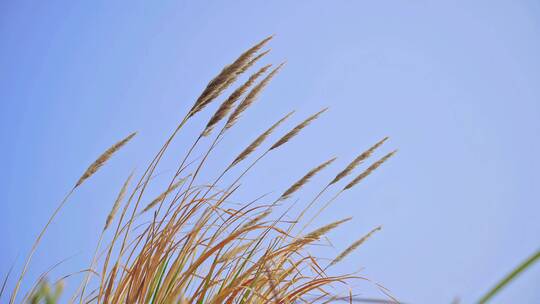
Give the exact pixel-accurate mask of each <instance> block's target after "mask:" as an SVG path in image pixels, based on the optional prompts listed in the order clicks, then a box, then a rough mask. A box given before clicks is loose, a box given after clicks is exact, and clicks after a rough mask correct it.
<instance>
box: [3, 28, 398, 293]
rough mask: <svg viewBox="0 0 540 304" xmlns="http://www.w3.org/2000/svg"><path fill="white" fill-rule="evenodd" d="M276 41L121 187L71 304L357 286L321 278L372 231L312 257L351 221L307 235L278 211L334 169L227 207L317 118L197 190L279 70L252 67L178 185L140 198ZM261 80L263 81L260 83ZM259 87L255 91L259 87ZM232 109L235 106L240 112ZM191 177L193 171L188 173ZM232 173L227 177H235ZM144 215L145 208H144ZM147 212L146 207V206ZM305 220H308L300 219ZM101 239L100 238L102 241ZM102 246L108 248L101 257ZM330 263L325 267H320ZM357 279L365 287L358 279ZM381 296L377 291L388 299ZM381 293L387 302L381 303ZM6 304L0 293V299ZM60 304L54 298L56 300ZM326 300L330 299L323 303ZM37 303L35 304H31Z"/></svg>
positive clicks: (209, 96)
mask: <svg viewBox="0 0 540 304" xmlns="http://www.w3.org/2000/svg"><path fill="white" fill-rule="evenodd" d="M271 38H272V37H268V38H266V39H264V40H263V41H261V42H259V43H257V44H256V45H255V46H254V47H252V48H250V49H248V50H247V51H246V52H244V53H242V54H241V55H240V57H238V58H237V59H236V60H234V61H233V62H232V63H231V64H229V65H228V66H226V67H225V68H224V69H223V70H222V71H221V72H220V73H219V74H218V75H217V76H216V77H215V78H214V79H213V80H212V81H210V83H209V84H208V85H207V86H206V88H205V89H204V91H203V93H202V94H201V95H200V96H199V97H198V98H197V100H196V101H195V103H194V104H193V106H192V107H191V108H190V110H189V111H187V113H186V115H185V117H184V118H183V119H182V120H181V121H180V122H179V125H178V126H177V127H176V129H175V130H174V132H173V133H172V135H171V136H170V137H169V138H168V139H167V141H166V142H165V143H164V145H163V146H162V147H161V148H160V149H159V151H158V152H157V154H156V156H155V158H154V159H153V160H152V161H151V162H150V164H149V165H148V167H147V169H146V170H145V171H144V172H143V173H142V174H141V175H140V176H139V177H138V181H137V182H133V183H132V182H130V181H131V180H132V176H133V175H130V176H129V178H128V179H127V180H126V181H125V182H124V183H123V184H122V187H121V188H120V191H119V194H118V196H117V198H116V200H114V201H113V204H112V210H111V212H110V213H109V214H108V216H107V217H106V220H105V225H104V228H103V231H102V232H101V236H100V238H99V241H98V244H97V246H96V251H95V254H94V257H93V258H92V261H91V262H90V263H89V267H88V269H87V270H86V271H83V273H85V274H86V275H85V276H84V278H83V279H82V280H81V282H80V287H79V288H78V289H77V291H76V292H75V294H73V295H72V296H71V297H70V298H71V301H70V302H78V303H215V304H221V303H280V304H281V303H282V304H286V303H300V302H304V303H314V302H324V301H327V300H328V299H332V298H343V295H340V294H335V290H336V289H333V288H331V286H333V285H334V284H335V283H346V282H349V281H350V280H354V279H360V277H358V276H356V275H352V274H342V275H329V274H328V273H327V272H326V270H325V269H326V268H327V267H328V266H331V265H333V264H335V263H337V262H339V261H341V260H343V258H344V257H345V256H347V255H349V254H351V252H352V251H353V250H355V249H356V248H357V247H358V246H360V245H361V244H362V243H363V242H364V241H365V240H366V239H367V238H368V237H369V236H370V235H371V234H372V233H373V232H374V231H376V230H378V229H376V230H374V231H373V232H371V233H370V234H368V235H367V236H366V237H364V238H361V239H360V240H358V241H356V242H354V243H353V244H352V245H351V246H350V247H349V248H347V249H345V251H343V253H341V254H340V255H338V256H337V257H336V258H335V259H334V260H330V262H327V261H328V260H325V259H321V258H318V257H316V256H313V255H312V254H310V248H311V246H312V245H313V244H314V243H316V242H320V240H321V238H323V237H326V235H327V234H329V233H330V232H331V231H332V230H334V229H337V228H339V226H340V225H343V224H345V223H346V222H347V221H349V220H350V218H347V219H343V220H335V219H334V220H333V221H328V222H330V223H329V224H326V225H323V226H321V227H319V228H315V229H313V230H312V231H311V232H309V233H305V234H304V233H303V229H302V230H300V231H295V230H294V229H293V228H294V227H295V225H296V224H297V223H298V222H301V221H303V215H304V214H305V213H306V210H303V211H302V212H301V213H300V215H299V216H298V217H297V220H295V221H290V220H287V219H289V218H290V217H291V214H292V212H293V210H295V209H294V208H293V207H294V206H295V205H296V204H298V203H295V204H292V202H291V206H290V207H289V208H288V209H287V211H286V212H284V213H281V212H279V211H278V210H279V208H278V207H279V205H278V204H277V203H278V202H282V203H283V204H285V199H287V198H289V197H291V196H292V195H296V194H297V193H299V192H302V191H301V190H302V188H303V186H304V185H306V184H307V183H308V182H309V181H310V180H312V179H314V178H316V176H317V175H318V173H319V172H321V171H322V170H323V169H325V168H327V167H329V166H330V164H331V163H333V162H334V161H335V158H332V159H330V160H327V161H324V162H322V163H321V164H319V165H317V166H315V167H314V168H313V169H312V170H310V171H308V172H307V173H306V174H305V175H304V176H303V177H301V178H300V179H298V180H297V181H296V182H295V183H293V184H292V185H291V186H290V187H288V188H287V189H285V190H284V191H283V192H281V193H282V194H281V195H280V196H278V197H276V198H271V199H268V197H267V196H263V197H261V198H259V199H257V200H254V201H250V202H244V203H242V202H237V203H241V204H240V205H239V206H238V207H235V208H231V207H230V205H229V201H231V200H234V194H235V193H236V192H237V191H240V190H239V187H238V183H239V181H240V180H241V179H242V178H245V175H246V173H247V172H249V171H250V170H253V168H254V167H255V165H256V164H257V162H259V161H261V160H262V159H263V158H264V157H265V156H266V155H267V154H268V153H276V152H277V150H278V149H277V148H278V147H282V146H284V145H285V144H287V143H289V142H292V141H293V140H294V138H295V137H296V136H297V135H299V134H300V133H301V132H302V131H304V129H306V128H307V127H308V126H309V125H310V124H311V123H313V122H314V121H315V120H317V119H318V118H319V117H320V116H321V115H322V114H323V113H324V112H325V111H326V109H323V110H321V111H319V112H316V113H315V114H313V115H311V116H308V117H307V118H306V119H305V120H303V121H300V123H298V124H297V125H296V126H295V127H293V128H291V129H290V130H288V131H284V132H283V135H281V136H279V137H278V139H277V140H276V141H275V142H274V143H273V144H271V145H269V147H268V148H266V149H265V150H263V152H262V153H259V156H258V157H256V158H255V159H254V160H252V161H251V162H250V163H249V164H247V165H245V167H244V168H239V167H241V165H242V164H243V163H245V162H247V160H248V159H249V158H250V156H251V155H252V154H255V153H257V152H258V151H259V149H260V147H261V146H263V145H264V144H265V142H266V140H267V139H268V138H269V137H270V136H272V134H273V133H274V132H277V130H278V128H279V127H281V125H282V123H283V122H285V120H287V119H288V118H290V116H291V115H292V113H293V112H290V113H289V114H287V115H285V116H284V117H283V118H281V119H279V120H278V121H277V122H275V123H274V124H273V125H271V126H270V127H269V128H268V129H267V130H266V131H264V132H262V133H261V135H259V136H258V137H257V138H255V140H254V141H253V142H252V143H251V144H249V145H248V146H247V147H246V148H245V149H243V150H241V152H240V153H239V154H238V155H237V156H236V157H235V158H233V159H232V160H224V167H223V169H222V170H220V171H216V170H214V171H211V172H215V173H216V175H215V176H216V177H215V179H213V180H209V181H204V182H197V178H198V177H199V176H198V172H199V171H200V170H201V168H203V167H204V166H205V165H206V159H207V158H208V157H209V155H210V154H211V152H212V151H213V148H214V147H215V146H216V145H217V144H219V143H221V142H222V140H223V138H224V137H225V136H226V134H227V132H226V131H227V130H228V129H230V128H232V127H234V126H236V125H237V123H238V122H239V120H240V118H241V114H243V113H244V112H245V111H246V110H247V109H248V108H249V107H250V106H252V105H253V102H254V101H255V99H256V98H257V97H258V96H259V95H260V94H261V93H262V92H263V89H264V88H265V87H267V86H268V85H269V84H270V82H271V80H272V78H273V77H274V76H275V75H276V74H277V72H278V71H279V70H280V69H281V68H282V66H283V65H278V66H277V67H276V68H274V69H273V70H271V71H270V72H268V71H269V69H270V65H265V66H263V67H262V68H259V69H258V70H257V71H256V72H254V73H253V74H251V76H248V77H247V80H246V81H245V82H243V83H242V84H240V85H239V86H238V87H237V88H236V89H235V90H233V91H232V93H231V94H230V95H229V96H225V97H224V98H223V101H222V103H221V105H220V106H218V108H217V111H216V112H215V113H214V114H213V115H210V119H209V121H208V123H207V124H206V125H204V126H202V129H201V133H200V134H201V135H200V136H199V138H198V139H197V140H196V141H195V143H194V144H193V146H192V147H191V148H190V149H188V151H187V152H186V155H185V156H184V157H183V158H182V161H181V162H180V165H179V166H178V169H177V171H176V174H175V175H174V176H173V177H172V178H171V180H170V182H169V183H168V186H167V187H165V188H164V189H161V191H159V193H161V194H160V195H158V196H157V197H154V198H152V197H147V196H146V195H145V193H146V190H147V189H148V188H149V187H152V186H153V185H154V183H151V181H152V180H153V179H152V176H153V172H154V171H155V169H156V167H157V166H158V164H159V163H160V160H161V158H162V156H163V155H164V154H165V152H166V151H167V149H168V146H169V144H170V142H171V141H172V140H173V139H174V138H175V136H176V135H177V134H178V133H179V132H180V131H181V129H182V127H183V126H184V125H185V124H186V123H187V122H188V121H189V119H190V118H191V117H193V116H194V115H197V114H200V113H202V112H203V111H202V110H203V109H205V108H207V107H208V106H210V104H212V103H213V102H214V101H216V100H218V99H219V98H220V97H221V96H222V95H224V93H225V92H227V89H228V88H229V87H230V86H233V85H234V84H235V83H236V81H237V79H238V77H240V76H241V75H242V74H243V73H245V72H247V71H249V70H250V68H251V67H252V66H254V65H255V64H256V63H258V61H259V60H261V59H262V58H264V56H265V55H266V54H267V53H268V51H265V52H261V49H262V48H264V46H265V45H266V44H267V43H268V41H269V40H270V39H271ZM265 74H266V76H264V75H265ZM259 78H262V80H260V81H259V82H258V83H256V81H257V79H259ZM239 100H241V101H240V102H239V104H238V105H236V107H235V104H236V102H237V101H239ZM220 123H222V124H223V125H222V127H221V130H220V132H219V133H218V134H217V135H215V138H214V140H213V141H211V144H210V145H209V147H207V148H206V151H207V152H206V154H205V156H204V157H203V158H202V159H200V158H195V160H194V161H193V162H192V163H194V166H193V167H191V166H188V165H185V163H186V162H187V161H188V160H189V159H190V156H191V152H192V151H193V150H194V148H195V146H197V145H203V142H204V139H205V138H207V137H210V136H211V135H212V130H213V129H215V128H216V127H217V126H218V125H219V124H220ZM134 135H135V133H133V134H131V135H129V136H128V137H126V138H125V139H123V140H121V141H119V142H118V143H116V144H114V145H113V146H112V147H111V148H109V149H108V150H106V151H105V153H103V154H102V155H101V156H100V157H98V159H97V160H96V161H95V162H94V163H92V164H91V165H90V167H89V168H88V169H87V170H86V171H85V172H84V174H83V175H82V176H81V178H80V179H79V180H78V181H77V182H76V184H75V187H73V189H72V190H71V192H70V194H71V193H72V192H73V191H74V190H76V189H77V188H79V187H81V186H83V183H84V182H85V181H86V180H87V179H88V178H90V177H91V176H92V175H94V174H96V173H97V171H98V169H100V168H101V167H102V165H103V164H104V163H105V162H106V161H107V160H109V158H110V157H111V156H112V155H113V154H114V153H115V152H117V151H118V150H119V149H120V148H122V147H123V146H125V145H126V144H127V143H128V142H129V141H130V140H131V139H132V138H133V136H134ZM386 140H387V138H384V139H383V140H381V141H380V142H378V143H376V144H375V145H374V146H372V147H371V148H369V149H368V150H366V151H365V152H363V153H361V154H360V155H359V156H358V157H357V158H356V159H354V160H353V161H352V162H351V163H350V164H349V165H348V166H346V167H345V169H342V170H341V171H338V173H337V175H336V176H335V178H334V179H332V180H330V181H328V182H326V185H327V186H326V187H325V188H324V189H323V190H322V191H321V192H320V193H319V195H317V196H316V197H315V199H313V200H312V201H311V202H310V204H309V205H308V206H309V207H311V206H313V205H314V204H316V203H317V202H319V199H321V197H323V196H322V193H323V192H325V191H331V190H332V189H333V186H334V185H335V184H338V183H340V181H341V180H344V179H347V177H348V176H349V175H350V174H351V173H352V172H353V171H354V170H355V169H356V167H358V166H360V165H361V163H362V162H364V161H366V160H367V159H368V158H369V157H370V156H371V155H372V154H373V153H375V152H376V151H375V150H376V149H378V148H379V147H380V146H381V145H382V143H384V142H385V141H386ZM394 153H395V152H391V153H389V154H387V155H386V156H384V157H382V158H381V159H379V160H378V161H375V162H374V163H372V164H371V165H370V166H368V167H367V169H364V171H363V172H362V173H360V174H359V175H357V176H356V177H355V178H353V179H351V180H349V181H347V182H346V183H345V184H344V185H341V186H339V188H337V189H335V190H336V191H335V193H336V194H335V196H333V198H332V199H331V200H327V201H326V202H324V201H323V202H321V203H323V204H324V203H325V204H324V207H326V206H327V205H328V204H329V203H330V202H332V201H333V200H334V199H335V198H336V197H337V196H339V194H340V193H342V192H343V191H345V190H348V189H350V188H352V187H353V186H355V185H356V184H358V183H359V182H360V181H362V180H363V179H364V178H366V177H367V176H368V175H370V174H371V173H372V172H373V171H374V170H375V169H377V168H378V167H379V166H380V165H382V164H383V163H384V162H385V161H386V160H388V159H389V158H390V157H391V156H392V155H393V154H394ZM188 168H192V171H189V170H188ZM233 168H235V169H236V170H240V172H239V173H236V175H235V173H234V171H235V170H232V169H233ZM225 175H229V176H230V177H232V180H233V182H230V183H224V182H222V177H224V176H225ZM70 194H68V196H67V197H66V198H65V199H64V200H63V201H62V202H61V203H60V205H59V206H58V208H57V209H56V211H55V212H54V214H53V215H52V216H51V218H50V219H49V222H48V223H47V225H46V226H45V228H44V229H43V230H42V231H41V233H40V235H39V237H38V238H37V240H36V242H35V244H34V247H33V248H32V250H31V252H30V254H29V255H28V257H27V259H26V261H25V266H24V269H23V270H22V271H21V274H20V276H19V277H18V279H17V281H16V283H15V287H14V288H13V291H12V292H11V297H10V303H15V302H18V301H19V300H20V297H18V293H19V289H20V286H21V282H22V280H23V279H24V277H25V273H26V270H27V267H28V265H29V264H30V261H31V258H32V255H33V253H34V251H35V249H36V247H37V245H38V244H39V242H40V240H41V237H42V235H43V233H45V231H46V230H47V227H48V226H49V224H50V223H51V222H52V221H53V219H54V218H55V216H56V215H57V214H58V212H59V211H60V209H61V208H62V206H63V205H64V204H65V202H66V201H67V200H68V198H69V197H70ZM145 202H146V204H147V205H142V204H143V203H145ZM143 206H144V207H143ZM307 211H309V210H307ZM104 236H105V238H104ZM102 240H107V242H106V243H105V246H103V247H102ZM323 264H326V267H323ZM362 279H363V278H362ZM49 290H50V286H49V285H43V281H42V280H41V281H40V283H38V284H37V285H36V287H35V288H34V289H33V290H32V291H30V292H28V293H26V295H25V296H24V297H23V298H22V299H23V301H33V300H35V299H41V298H43V297H49V298H51V299H52V298H53V296H50V295H49V293H48V292H49ZM383 292H384V291H383ZM385 294H386V292H385ZM0 297H1V293H0ZM57 298H58V295H57V294H56V293H55V294H54V299H57ZM325 299H326V300H325ZM38 301H39V300H38Z"/></svg>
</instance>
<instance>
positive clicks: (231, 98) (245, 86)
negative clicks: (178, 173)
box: [203, 64, 272, 136]
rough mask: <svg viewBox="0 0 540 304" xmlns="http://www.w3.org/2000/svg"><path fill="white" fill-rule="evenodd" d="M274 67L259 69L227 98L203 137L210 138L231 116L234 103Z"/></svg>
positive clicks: (205, 129) (269, 65)
mask: <svg viewBox="0 0 540 304" xmlns="http://www.w3.org/2000/svg"><path fill="white" fill-rule="evenodd" d="M271 66H272V65H271V64H268V65H265V66H264V67H262V68H261V69H259V70H258V71H257V72H256V73H255V74H253V75H251V76H250V77H249V79H248V80H247V81H246V82H245V83H244V84H242V85H241V86H240V87H238V88H237V89H236V90H235V91H234V92H233V93H232V94H231V95H229V98H227V99H226V100H225V101H224V102H223V103H222V104H221V105H220V106H219V108H218V110H217V111H216V113H214V115H213V116H212V117H211V118H210V120H209V121H208V123H207V124H206V127H205V128H204V131H203V136H208V135H210V133H211V132H212V130H213V129H214V126H215V125H216V124H217V123H218V122H220V121H221V120H222V119H223V118H224V117H225V116H227V114H229V112H230V110H231V109H232V107H233V105H234V103H235V102H236V101H237V100H238V99H239V98H240V96H242V95H243V94H244V93H245V92H246V91H247V89H248V88H249V87H251V85H252V84H253V83H254V82H255V80H257V78H259V77H260V76H261V75H262V74H264V73H265V72H266V70H268V69H269V68H270V67H271Z"/></svg>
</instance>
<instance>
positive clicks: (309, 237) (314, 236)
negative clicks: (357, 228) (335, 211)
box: [300, 217, 352, 242]
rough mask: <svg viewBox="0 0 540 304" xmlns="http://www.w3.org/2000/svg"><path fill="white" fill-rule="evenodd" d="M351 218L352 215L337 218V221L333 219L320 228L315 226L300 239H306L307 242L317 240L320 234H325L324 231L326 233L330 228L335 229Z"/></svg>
mask: <svg viewBox="0 0 540 304" xmlns="http://www.w3.org/2000/svg"><path fill="white" fill-rule="evenodd" d="M351 219H352V217H347V218H344V219H342V220H339V221H335V222H333V223H330V224H328V225H325V226H322V227H320V228H317V229H315V230H314V231H312V232H310V233H308V234H306V236H304V237H303V238H302V239H300V240H301V241H308V242H311V241H314V240H318V239H319V238H320V237H321V236H323V235H325V234H326V233H328V232H329V231H330V230H333V229H335V228H336V227H337V226H339V225H341V224H343V223H345V222H348V221H350V220H351Z"/></svg>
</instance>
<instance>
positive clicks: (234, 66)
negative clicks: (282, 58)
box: [189, 36, 272, 117]
mask: <svg viewBox="0 0 540 304" xmlns="http://www.w3.org/2000/svg"><path fill="white" fill-rule="evenodd" d="M270 39H272V36H270V37H268V38H265V39H264V40H262V41H261V42H259V43H257V44H256V45H254V46H253V47H251V48H250V49H248V50H247V51H245V52H244V53H242V54H241V55H240V56H239V57H238V58H237V59H236V60H235V61H234V62H233V63H231V64H230V65H227V66H225V67H224V68H223V70H221V72H220V73H219V74H218V75H217V76H216V77H214V79H212V80H211V81H210V82H209V83H208V85H207V86H206V88H205V89H204V90H203V92H202V93H201V95H200V96H199V98H197V100H196V101H195V104H194V105H193V107H192V108H191V110H190V111H189V116H190V117H191V116H193V115H195V114H197V113H198V112H200V111H201V110H202V109H203V108H204V107H206V106H207V105H208V104H209V103H211V102H212V101H213V100H214V99H215V98H216V97H217V96H219V94H221V92H223V91H224V90H225V89H226V88H227V87H228V86H229V85H230V84H231V83H232V82H234V79H236V77H238V75H240V74H241V73H242V72H244V71H245V70H246V69H245V66H246V65H248V66H249V64H250V59H251V57H253V55H254V54H255V53H257V52H258V51H259V50H260V49H261V48H262V47H263V46H264V45H265V44H266V43H267V42H268V41H269V40H270ZM258 58H260V57H258ZM231 79H232V81H231Z"/></svg>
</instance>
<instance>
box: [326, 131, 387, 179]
mask: <svg viewBox="0 0 540 304" xmlns="http://www.w3.org/2000/svg"><path fill="white" fill-rule="evenodd" d="M387 139H388V137H385V138H383V139H382V140H380V141H379V142H377V143H376V144H375V145H373V146H371V147H370V148H369V149H367V150H366V151H364V152H362V153H361V154H360V155H358V156H357V157H356V158H355V159H354V160H353V161H352V162H351V163H349V165H347V167H345V169H343V171H341V172H339V173H338V174H337V175H336V177H335V178H334V179H333V180H332V181H331V182H330V184H329V185H332V184H335V183H337V182H339V181H340V180H341V179H343V178H344V177H346V176H347V175H349V174H350V173H351V172H352V171H353V170H354V169H355V168H356V167H357V166H358V165H360V164H361V163H362V162H363V161H364V160H366V159H367V158H368V157H370V156H371V154H373V152H374V151H375V150H376V149H377V148H378V147H380V146H381V145H382V144H383V143H384V142H385V141H386V140H387Z"/></svg>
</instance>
